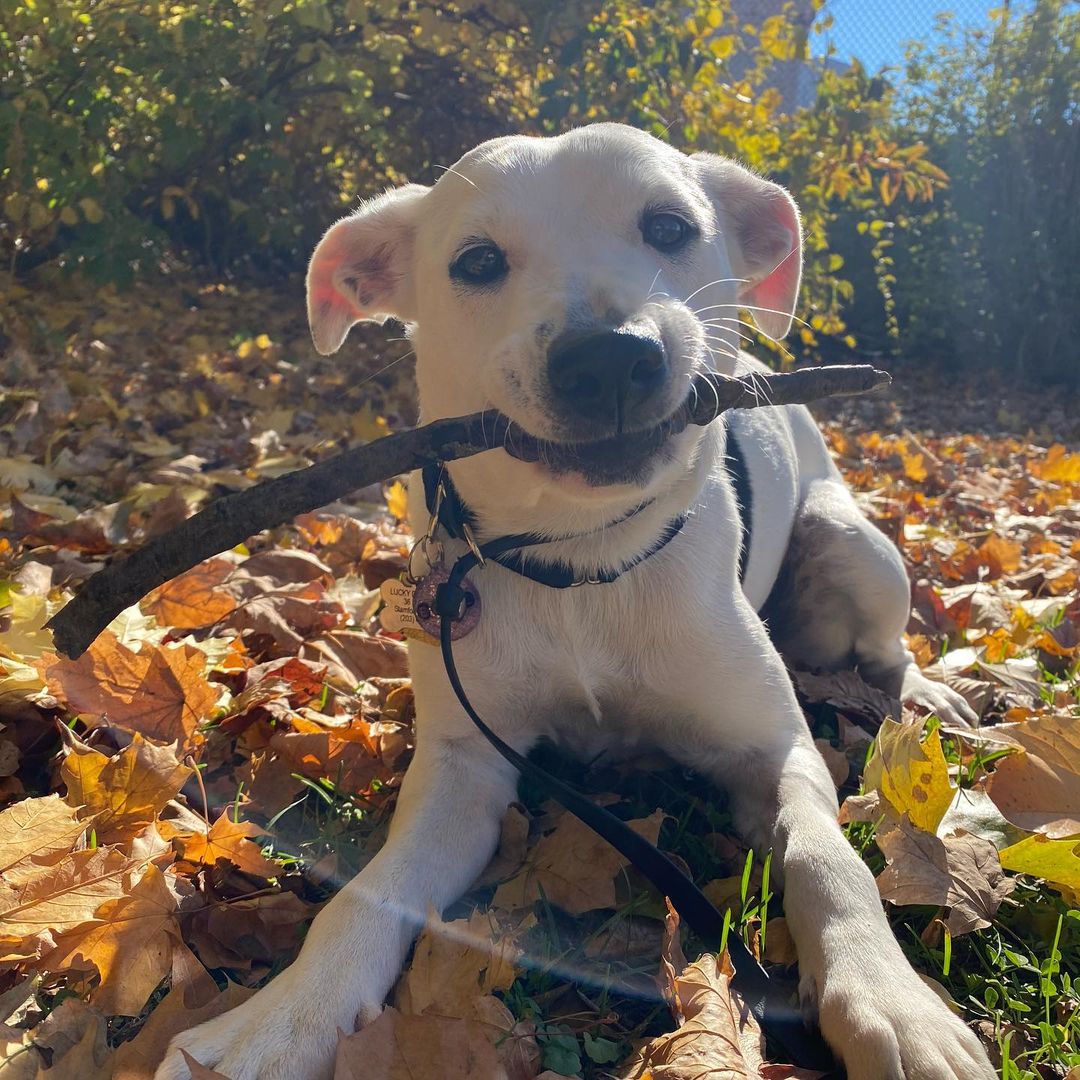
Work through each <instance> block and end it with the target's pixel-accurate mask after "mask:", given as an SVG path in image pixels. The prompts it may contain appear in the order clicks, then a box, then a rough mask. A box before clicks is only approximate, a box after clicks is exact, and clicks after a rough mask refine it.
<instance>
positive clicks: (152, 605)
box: [140, 558, 236, 630]
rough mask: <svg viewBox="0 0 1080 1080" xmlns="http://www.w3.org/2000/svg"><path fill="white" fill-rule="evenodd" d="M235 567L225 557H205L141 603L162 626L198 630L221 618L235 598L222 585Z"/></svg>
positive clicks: (227, 611)
mask: <svg viewBox="0 0 1080 1080" xmlns="http://www.w3.org/2000/svg"><path fill="white" fill-rule="evenodd" d="M234 569H235V567H234V566H233V564H232V563H231V562H229V561H228V559H220V558H219V559H207V560H206V562H202V563H199V565H198V566H195V567H192V568H191V569H190V570H189V571H188V572H187V573H186V574H181V575H180V576H179V577H177V578H173V579H172V581H169V582H166V583H165V584H164V585H162V586H161V587H160V588H159V589H155V590H154V591H153V592H152V593H151V594H150V595H149V596H148V597H147V598H146V599H145V600H143V602H142V604H141V605H140V606H141V607H142V609H143V611H144V612H146V614H147V615H153V616H154V618H155V619H157V621H158V623H159V624H160V625H161V626H170V627H173V628H175V629H179V630H197V629H199V628H200V627H203V626H210V625H211V624H212V623H216V622H217V621H218V619H223V618H224V617H225V616H226V615H228V614H229V613H230V612H231V611H232V610H233V609H234V608H235V607H236V598H235V597H234V596H233V595H232V594H231V593H228V592H226V591H225V590H224V589H222V588H221V586H222V585H223V584H224V583H225V580H226V579H227V578H228V577H229V575H230V574H231V573H232V572H233V570H234Z"/></svg>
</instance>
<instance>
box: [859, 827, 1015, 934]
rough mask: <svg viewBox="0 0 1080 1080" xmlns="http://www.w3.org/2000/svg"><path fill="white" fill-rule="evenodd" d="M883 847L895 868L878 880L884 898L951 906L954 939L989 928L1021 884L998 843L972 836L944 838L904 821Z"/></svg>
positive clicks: (883, 836) (883, 837)
mask: <svg viewBox="0 0 1080 1080" xmlns="http://www.w3.org/2000/svg"><path fill="white" fill-rule="evenodd" d="M877 844H878V847H879V848H881V851H882V854H884V856H885V858H886V860H887V861H888V864H889V865H888V866H887V867H886V868H885V869H884V870H883V871H882V872H881V873H880V874H879V875H878V879H877V882H878V892H879V893H880V894H881V896H882V899H884V900H888V901H890V902H891V903H894V904H931V905H934V906H940V907H947V908H949V918H948V927H949V932H950V933H951V934H952V935H953V936H954V937H956V936H959V935H960V934H966V933H968V932H969V931H971V930H977V929H979V928H980V927H983V926H989V925H990V922H991V920H992V919H993V917H994V914H995V913H996V912H997V909H998V906H999V905H1000V904H1001V901H1002V900H1003V899H1004V898H1005V897H1006V896H1008V895H1009V893H1011V892H1012V891H1013V889H1014V888H1015V885H1016V883H1015V882H1014V881H1013V880H1012V878H1008V877H1006V876H1005V873H1004V871H1003V870H1002V869H1001V863H1000V862H999V861H998V854H997V849H996V848H995V847H994V845H993V844H991V843H990V841H989V840H983V839H981V838H980V837H977V836H972V835H971V834H969V833H965V832H960V833H957V834H956V835H955V836H949V837H946V838H945V839H944V840H941V839H939V838H938V837H936V836H933V835H931V834H930V833H926V832H922V831H921V830H919V829H914V828H912V827H911V826H910V825H909V824H908V823H907V822H906V821H904V822H901V823H900V824H899V825H897V826H896V827H894V828H892V829H889V830H888V832H885V833H879V834H878V837H877Z"/></svg>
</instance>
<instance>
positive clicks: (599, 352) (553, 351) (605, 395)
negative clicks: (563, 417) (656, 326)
mask: <svg viewBox="0 0 1080 1080" xmlns="http://www.w3.org/2000/svg"><path fill="white" fill-rule="evenodd" d="M668 371H669V368H668V362H667V357H666V356H665V355H664V346H663V344H662V342H660V341H659V340H658V339H657V338H654V337H646V336H643V335H641V334H634V333H629V332H627V331H625V330H603V331H598V332H596V331H594V332H592V333H589V334H573V335H566V334H564V335H563V336H562V337H559V338H556V340H555V341H554V342H553V343H552V345H551V348H550V349H549V350H548V382H549V383H550V385H551V390H552V393H553V394H554V396H555V399H556V401H558V402H559V404H560V405H564V406H566V407H568V408H569V409H570V410H571V411H573V412H574V413H576V414H577V415H579V416H583V417H586V418H587V419H589V420H597V421H602V422H608V421H610V422H611V423H612V424H613V425H614V427H615V429H616V430H618V431H621V430H622V428H623V426H624V424H625V423H626V421H627V419H628V418H629V417H631V416H632V414H633V412H634V410H635V409H636V408H637V407H638V406H640V405H642V404H643V403H644V402H646V401H647V400H648V399H649V398H651V397H652V396H653V394H655V393H656V392H657V391H658V390H660V389H661V388H662V387H663V386H664V383H665V382H666V381H667V376H668Z"/></svg>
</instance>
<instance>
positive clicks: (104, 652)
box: [45, 631, 220, 745]
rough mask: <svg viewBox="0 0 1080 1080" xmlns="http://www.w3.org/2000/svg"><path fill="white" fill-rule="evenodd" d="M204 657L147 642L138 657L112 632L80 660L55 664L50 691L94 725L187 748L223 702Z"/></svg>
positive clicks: (48, 679) (185, 649)
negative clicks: (208, 674)
mask: <svg viewBox="0 0 1080 1080" xmlns="http://www.w3.org/2000/svg"><path fill="white" fill-rule="evenodd" d="M206 667H207V659H206V654H205V653H203V652H201V651H200V650H199V649H196V648H194V647H193V646H191V645H177V646H170V647H162V646H160V645H154V644H152V643H150V642H143V643H142V647H141V648H140V649H139V651H138V652H135V651H133V650H132V649H129V648H128V647H127V646H126V645H122V644H121V643H120V642H119V641H117V639H116V636H115V635H114V634H112V633H110V632H108V631H106V632H105V633H104V634H102V635H101V636H100V637H99V638H98V639H97V640H96V641H95V642H94V644H93V645H91V646H90V648H89V649H88V650H87V651H86V652H85V653H83V655H82V656H80V657H79V659H78V660H61V659H59V658H55V657H54V658H53V660H52V662H50V663H48V664H47V665H46V668H45V678H46V682H47V683H48V686H49V689H50V691H51V692H52V693H54V694H55V695H56V696H57V697H58V698H60V699H61V700H62V701H66V702H67V704H68V706H69V708H70V709H71V710H72V711H73V712H77V713H79V714H81V715H82V716H83V718H84V719H86V720H87V721H88V722H90V723H91V724H93V723H101V722H104V721H106V720H107V721H108V723H110V724H112V725H113V726H115V727H120V728H125V729H126V730H128V731H138V732H141V733H142V734H144V735H148V736H150V737H151V738H154V739H158V740H160V741H161V742H179V743H180V744H181V745H187V744H189V743H190V742H191V741H192V740H193V737H194V735H195V729H196V728H197V727H198V726H199V725H200V724H202V723H205V722H206V721H207V720H209V719H210V717H211V715H212V714H213V710H214V707H215V706H216V704H217V700H218V697H219V696H220V690H219V688H216V687H214V686H212V685H211V684H210V683H209V682H207V680H206V677H205V674H204V673H205V671H206Z"/></svg>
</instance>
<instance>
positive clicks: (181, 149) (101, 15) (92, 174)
mask: <svg viewBox="0 0 1080 1080" xmlns="http://www.w3.org/2000/svg"><path fill="white" fill-rule="evenodd" d="M0 45H2V46H3V48H4V55H5V57H6V59H4V60H0V65H2V76H3V80H2V89H0V144H2V145H0V210H2V215H0V245H2V253H3V255H4V257H5V262H6V263H7V266H8V267H9V268H10V269H11V270H13V271H14V272H15V273H16V274H17V275H20V276H24V277H26V276H34V277H35V278H36V279H37V280H45V279H46V278H48V277H49V275H51V274H53V273H55V271H56V270H57V268H64V269H72V268H76V269H81V270H82V271H83V272H85V273H88V274H90V275H92V276H93V277H94V278H95V279H96V280H99V281H101V282H118V283H124V282H125V281H128V280H130V279H131V278H132V276H133V275H135V274H139V275H142V276H146V275H149V274H153V273H158V272H160V271H166V272H167V271H169V270H170V269H172V268H174V267H176V266H179V265H185V264H188V265H195V266H202V267H204V268H205V269H206V270H208V271H209V272H211V273H214V274H221V273H230V274H233V275H244V276H247V277H249V278H250V277H253V278H255V279H259V278H260V277H261V276H264V275H280V274H282V273H284V272H291V271H296V270H299V269H301V268H302V267H303V265H304V263H305V261H306V259H307V256H308V254H309V252H310V251H311V248H312V246H313V244H314V242H315V240H316V239H317V237H318V235H319V233H320V232H321V230H322V229H324V228H325V227H326V225H327V223H328V222H329V221H330V220H331V219H332V218H333V217H334V215H336V214H338V213H341V212H344V211H345V210H347V209H348V207H349V206H350V205H353V204H354V201H355V199H356V198H357V196H360V195H367V194H371V193H373V192H375V191H378V190H380V189H381V188H382V187H384V186H385V185H387V184H390V183H395V182H397V181H399V180H401V179H403V178H405V177H408V178H410V179H414V180H418V181H421V182H431V181H432V180H434V179H435V178H436V177H437V175H438V170H439V168H440V167H445V166H447V165H449V164H450V163H451V162H453V161H454V160H456V158H457V157H458V156H459V155H460V154H461V153H462V152H463V151H464V150H465V149H467V148H468V147H470V146H471V145H474V144H475V143H476V142H478V141H480V140H481V139H484V138H487V137H490V136H493V135H497V134H502V133H505V132H510V131H526V132H528V131H532V132H537V131H539V132H555V131H559V130H564V129H565V128H567V127H570V126H573V125H575V124H580V123H583V122H588V121H592V120H601V119H614V120H622V121H625V122H629V123H634V124H637V125H639V126H641V127H644V128H646V129H647V130H651V131H653V132H654V133H655V134H657V135H659V136H660V137H663V138H670V139H671V140H672V141H673V142H675V143H676V144H677V145H680V146H682V147H684V148H686V149H689V150H712V151H718V152H721V153H726V154H730V155H733V156H735V157H738V158H740V159H742V160H743V161H745V162H746V163H748V164H750V165H751V166H753V167H755V168H757V169H760V170H761V171H763V172H766V173H771V174H773V175H775V176H776V177H777V178H778V179H779V180H781V181H782V182H785V183H787V184H789V185H790V186H791V187H792V188H793V189H794V191H795V193H796V195H797V197H798V198H799V199H800V202H801V204H802V206H803V209H804V213H805V218H806V232H807V286H808V287H807V292H806V296H807V298H808V305H809V311H808V322H809V325H808V326H806V327H804V328H803V332H802V338H801V342H802V344H804V345H806V346H814V345H815V344H816V343H817V341H818V339H819V338H820V337H821V336H823V335H824V336H828V335H834V336H843V335H844V334H845V333H846V327H845V324H844V321H843V317H842V309H843V306H844V304H845V303H847V302H848V301H849V300H850V298H851V296H852V293H853V285H852V284H851V282H850V281H848V280H847V279H846V278H845V277H844V276H843V274H842V270H843V259H842V258H841V257H840V256H838V255H837V254H836V253H835V251H833V250H832V247H833V242H834V235H833V232H834V230H835V228H836V227H837V221H838V219H837V210H838V208H840V207H854V208H856V209H857V211H858V213H859V214H860V215H862V216H863V217H867V218H868V219H873V218H874V217H875V215H876V214H878V212H879V211H880V210H882V209H883V207H884V205H885V204H886V203H891V202H892V201H893V200H894V199H896V198H899V199H900V200H901V201H907V200H915V201H919V200H925V199H928V198H929V197H930V196H931V195H932V194H933V191H934V190H935V188H937V187H940V186H941V185H942V184H943V182H944V176H943V174H942V173H941V172H940V170H937V169H936V168H935V167H934V166H932V165H930V164H929V162H928V161H927V160H926V157H925V155H924V152H923V148H922V147H920V146H918V145H916V144H912V145H907V146H898V145H896V143H895V142H890V141H888V140H887V139H886V138H885V132H886V130H887V128H888V124H889V121H890V103H889V97H888V93H887V90H886V88H885V87H884V84H882V83H881V80H870V79H867V78H866V77H865V75H863V74H862V73H861V72H859V71H854V72H852V73H850V74H849V75H846V76H837V75H827V76H826V77H825V78H824V79H823V81H822V84H821V88H820V92H819V97H818V101H817V103H816V105H815V106H814V107H813V108H811V109H807V110H802V111H800V112H798V113H795V114H789V112H788V111H787V110H786V109H785V107H784V105H783V102H782V101H781V100H780V96H779V94H778V93H777V92H776V90H775V89H770V88H769V83H768V76H769V73H770V69H771V67H772V65H773V64H774V63H775V62H776V61H778V60H790V59H791V58H794V57H799V56H801V55H803V54H804V53H805V46H806V42H805V34H804V33H803V32H801V31H799V30H798V29H797V28H794V27H793V25H792V24H790V23H789V22H788V21H787V20H785V18H783V17H781V16H774V17H772V18H770V19H767V20H765V21H764V22H763V23H762V25H761V26H759V27H756V28H747V27H746V26H744V25H742V24H741V23H740V22H739V21H738V20H737V19H736V18H735V17H734V15H733V14H732V11H731V8H730V4H729V2H728V0H720V2H703V3H700V4H699V5H698V6H697V7H696V8H689V9H688V7H687V5H685V4H682V3H678V2H676V0H659V2H657V3H653V4H648V5H643V4H635V3H630V2H627V0H610V2H607V3H601V2H600V0H594V2H578V3H569V4H561V5H552V4H548V3H544V2H541V0H516V2H504V0H488V2H485V3H477V2H474V0H455V2H453V3H446V4H438V5H436V4H434V3H430V2H427V0H404V2H398V0H375V2H367V0H346V2H339V0H186V2H177V3H173V4H169V5H161V4H158V3H156V2H153V0H130V2H126V3H122V4H121V3H116V2H110V0H106V2H99V3H97V4H83V3H78V2H76V0H15V3H14V4H13V5H9V14H7V15H6V17H5V22H4V25H3V27H0ZM845 227H850V225H847V226H845ZM867 287H871V286H870V283H867Z"/></svg>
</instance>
